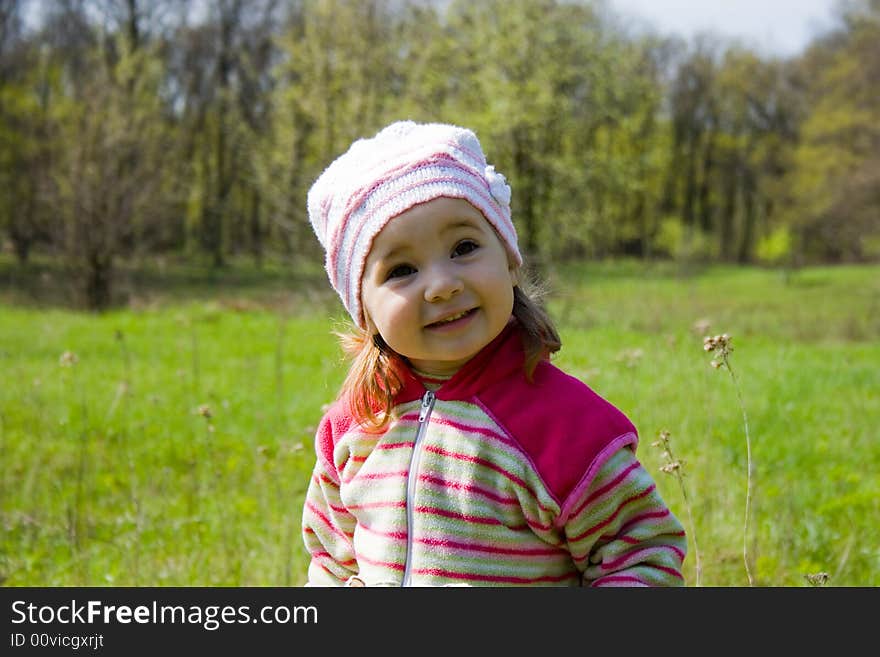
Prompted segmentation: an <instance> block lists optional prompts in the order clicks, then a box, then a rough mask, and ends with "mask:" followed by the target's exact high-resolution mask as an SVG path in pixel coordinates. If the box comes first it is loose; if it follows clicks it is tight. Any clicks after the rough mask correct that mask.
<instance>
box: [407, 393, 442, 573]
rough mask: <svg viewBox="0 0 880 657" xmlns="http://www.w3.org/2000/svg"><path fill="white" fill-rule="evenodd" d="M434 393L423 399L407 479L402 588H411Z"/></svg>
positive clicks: (427, 394)
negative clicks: (415, 522)
mask: <svg viewBox="0 0 880 657" xmlns="http://www.w3.org/2000/svg"><path fill="white" fill-rule="evenodd" d="M434 398H435V396H434V392H433V391H432V390H427V391H425V394H424V396H423V397H422V407H421V410H420V411H419V428H418V429H417V430H416V441H415V443H414V444H413V451H412V457H411V458H410V462H409V474H408V475H407V479H406V561H405V562H404V570H403V582H402V583H401V586H409V585H410V578H411V576H412V573H411V570H412V543H413V540H412V535H413V517H414V515H415V513H414V511H413V504H414V503H415V495H416V484H417V483H418V480H419V460H420V458H421V455H422V454H421V452H422V450H421V442H422V438H423V437H424V435H425V430H426V429H427V428H428V422H430V421H431V411H432V410H434Z"/></svg>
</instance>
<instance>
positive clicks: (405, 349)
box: [361, 197, 516, 375]
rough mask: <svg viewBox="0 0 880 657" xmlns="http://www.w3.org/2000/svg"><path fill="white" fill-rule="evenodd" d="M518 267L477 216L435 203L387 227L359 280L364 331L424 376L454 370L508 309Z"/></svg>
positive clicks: (450, 201) (466, 207) (496, 330)
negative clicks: (374, 334)
mask: <svg viewBox="0 0 880 657" xmlns="http://www.w3.org/2000/svg"><path fill="white" fill-rule="evenodd" d="M514 285H516V269H515V268H514V267H513V266H512V265H511V263H510V261H509V259H508V256H507V251H506V250H505V248H504V245H503V244H502V243H501V240H500V239H499V238H498V236H497V235H496V233H495V231H494V230H493V229H492V226H491V225H490V224H489V222H488V221H486V218H485V217H484V216H483V214H482V213H481V212H480V211H479V210H477V209H476V208H475V207H474V206H472V205H471V204H470V203H468V202H467V201H465V200H463V199H457V198H446V197H440V198H436V199H434V200H432V201H428V202H427V203H422V204H420V205H416V206H414V207H412V208H410V209H409V210H407V211H406V212H403V213H402V214H399V215H398V216H396V217H394V218H393V219H392V220H391V221H389V222H388V223H387V224H386V225H385V227H384V228H383V229H382V230H381V231H380V232H379V234H378V235H377V236H376V238H375V239H374V240H373V245H372V247H371V249H370V254H369V256H368V257H367V262H366V266H365V268H364V277H363V280H362V282H361V299H362V301H363V307H364V316H365V318H366V322H367V328H368V330H370V331H371V332H372V333H379V334H380V335H381V336H382V338H383V339H384V340H385V342H386V343H387V344H388V346H389V347H391V348H392V349H393V350H394V351H396V352H397V353H398V354H400V355H402V356H405V357H406V358H408V359H409V361H410V363H412V365H413V367H415V368H416V369H418V370H420V371H422V372H425V373H427V374H435V375H438V374H439V375H444V374H451V373H453V372H455V371H456V370H458V368H459V367H461V366H462V365H463V364H464V363H465V362H467V361H468V360H469V359H470V358H471V357H472V356H474V355H475V354H476V353H477V352H478V351H480V349H482V348H483V347H484V346H486V345H487V344H489V343H490V342H491V341H492V340H493V339H494V338H495V337H497V336H498V335H499V334H500V333H501V331H502V330H503V329H504V327H505V326H506V324H507V322H508V320H509V319H510V315H511V312H512V311H513V287H514Z"/></svg>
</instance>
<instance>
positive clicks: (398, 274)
mask: <svg viewBox="0 0 880 657" xmlns="http://www.w3.org/2000/svg"><path fill="white" fill-rule="evenodd" d="M415 271H416V270H415V268H414V267H411V266H410V265H397V266H396V267H393V268H392V269H390V270H389V271H388V274H387V275H386V276H385V280H388V281H390V280H391V279H392V278H402V277H404V276H409V275H410V274H414V273H415Z"/></svg>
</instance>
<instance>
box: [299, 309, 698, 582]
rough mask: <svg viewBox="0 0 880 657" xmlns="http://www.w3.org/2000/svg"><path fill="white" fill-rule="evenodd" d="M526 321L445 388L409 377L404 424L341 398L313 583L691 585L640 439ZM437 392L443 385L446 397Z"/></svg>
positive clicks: (315, 498)
mask: <svg viewBox="0 0 880 657" xmlns="http://www.w3.org/2000/svg"><path fill="white" fill-rule="evenodd" d="M523 358H524V355H523V349H522V341H521V339H520V336H519V329H518V328H517V326H516V324H515V323H513V322H512V323H511V324H509V325H508V326H507V328H505V330H504V331H503V332H502V333H501V334H500V335H499V336H498V337H497V338H495V340H493V341H492V342H491V343H490V344H489V345H487V346H486V347H485V348H484V349H483V350H482V351H481V352H480V353H479V354H477V355H476V356H475V357H474V358H472V359H471V360H470V361H469V362H468V363H467V364H466V365H465V366H464V367H463V368H461V369H460V370H459V371H458V372H457V373H456V374H455V375H454V376H453V377H452V378H450V379H448V380H447V381H445V382H443V383H442V384H441V385H439V387H437V386H435V385H431V384H430V383H427V388H426V382H425V381H424V380H421V379H419V378H418V377H417V376H416V375H415V374H413V373H407V378H406V381H405V385H404V387H403V389H402V391H401V392H400V393H399V394H398V396H397V397H396V399H395V407H394V410H393V414H392V420H391V422H390V423H389V424H388V425H387V426H386V428H385V429H383V430H382V431H381V432H380V433H375V432H373V433H371V432H369V431H366V430H364V429H362V428H360V427H359V425H358V424H357V422H356V421H355V420H354V419H353V418H352V417H351V415H350V413H349V412H347V410H346V408H347V406H346V404H345V403H344V401H342V400H339V401H337V402H335V403H334V405H333V406H331V408H330V409H329V410H328V411H327V413H326V414H325V416H324V418H323V419H322V421H321V424H320V426H319V428H318V431H317V436H316V441H315V443H316V451H317V462H316V466H315V469H314V472H313V476H312V479H311V482H310V485H309V489H308V493H307V497H306V502H305V506H304V509H303V538H304V541H305V545H306V548H307V550H308V552H309V553H310V555H311V562H310V565H309V571H308V583H307V586H340V585H345V584H351V583H352V582H357V583H358V584H361V583H362V584H363V585H366V586H445V585H462V584H464V585H473V586H582V585H583V586H590V585H592V586H642V585H646V586H663V585H681V584H683V583H684V582H683V578H682V574H681V565H682V561H683V560H684V557H685V550H686V545H687V542H686V538H685V533H684V530H683V527H682V525H681V523H680V522H679V521H678V519H677V518H676V517H675V516H674V515H673V514H672V513H671V512H670V510H669V509H668V508H667V506H666V505H665V504H664V502H663V500H662V499H661V497H660V495H659V493H658V491H657V489H656V486H655V483H654V481H653V479H652V478H651V476H650V474H649V473H648V472H647V471H646V470H645V469H644V468H643V467H642V465H641V464H640V463H639V461H638V460H637V458H636V454H635V450H636V443H637V435H636V430H635V428H634V427H633V425H632V424H631V423H630V421H629V420H628V419H627V418H626V417H625V416H624V415H623V413H621V412H620V411H619V410H618V409H617V408H615V407H614V406H612V405H611V404H610V403H609V402H607V401H606V400H604V399H602V398H601V397H600V396H599V395H597V394H596V393H595V392H593V391H592V390H591V389H590V388H589V387H587V386H586V385H585V384H584V383H582V382H581V381H579V380H577V379H575V378H573V377H571V376H568V375H567V374H564V373H563V372H562V371H561V370H559V369H558V368H557V367H555V366H554V365H552V364H551V363H550V362H549V361H542V362H541V363H540V364H539V365H538V367H537V368H536V370H535V373H534V377H533V380H532V381H531V382H529V381H528V380H527V379H526V377H525V375H524V371H523ZM430 388H436V390H431V389H430Z"/></svg>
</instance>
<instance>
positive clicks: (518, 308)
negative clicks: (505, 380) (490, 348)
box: [336, 283, 562, 431]
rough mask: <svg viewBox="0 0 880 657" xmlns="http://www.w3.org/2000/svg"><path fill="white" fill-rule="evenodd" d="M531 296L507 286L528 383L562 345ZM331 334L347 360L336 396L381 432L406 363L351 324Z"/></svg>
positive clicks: (534, 289) (377, 338) (379, 339)
mask: <svg viewBox="0 0 880 657" xmlns="http://www.w3.org/2000/svg"><path fill="white" fill-rule="evenodd" d="M529 287H530V291H531V294H532V296H534V297H535V298H540V296H542V295H541V292H539V290H538V288H537V287H535V285H534V284H532V283H530V284H529ZM532 296H530V295H529V294H528V293H526V292H525V291H524V290H523V289H522V285H517V286H515V287H514V288H513V316H514V317H515V318H516V319H517V321H518V322H519V327H520V333H521V336H522V341H523V349H524V351H525V361H524V363H523V366H524V369H525V374H526V377H527V378H528V379H529V380H531V378H532V375H533V374H534V371H535V367H537V365H538V363H539V362H540V361H542V360H546V359H549V358H550V355H551V354H553V353H555V352H557V351H559V349H560V347H562V341H561V340H560V339H559V333H558V332H557V330H556V327H555V326H554V324H553V320H552V319H550V316H549V315H548V314H547V312H546V311H545V310H544V308H543V307H542V305H540V303H539V302H538V301H536V300H535V298H532ZM336 335H337V337H338V338H339V341H340V344H341V345H342V349H343V351H345V352H346V354H348V355H349V357H351V360H352V362H351V366H350V368H349V370H348V375H347V376H346V377H345V381H344V382H343V383H342V388H341V390H340V393H339V396H340V397H341V398H347V399H348V401H349V405H350V408H351V412H352V414H353V415H354V417H355V419H356V420H357V421H358V422H360V423H361V424H363V425H365V426H366V427H367V428H371V429H374V430H377V431H378V430H381V429H382V428H383V427H385V425H386V424H388V422H389V420H390V419H391V417H390V413H391V408H392V406H393V405H394V397H395V396H396V395H397V393H398V392H400V390H401V388H403V376H402V374H401V368H403V367H406V360H405V359H404V358H403V357H402V356H401V355H400V354H398V353H396V352H395V351H394V350H393V349H391V348H390V347H389V346H388V345H387V344H386V343H385V341H384V340H383V339H382V336H380V335H378V334H376V335H370V334H369V333H368V332H367V331H365V330H363V329H361V328H359V327H357V326H354V325H351V326H350V328H349V329H348V332H337V333H336Z"/></svg>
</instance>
